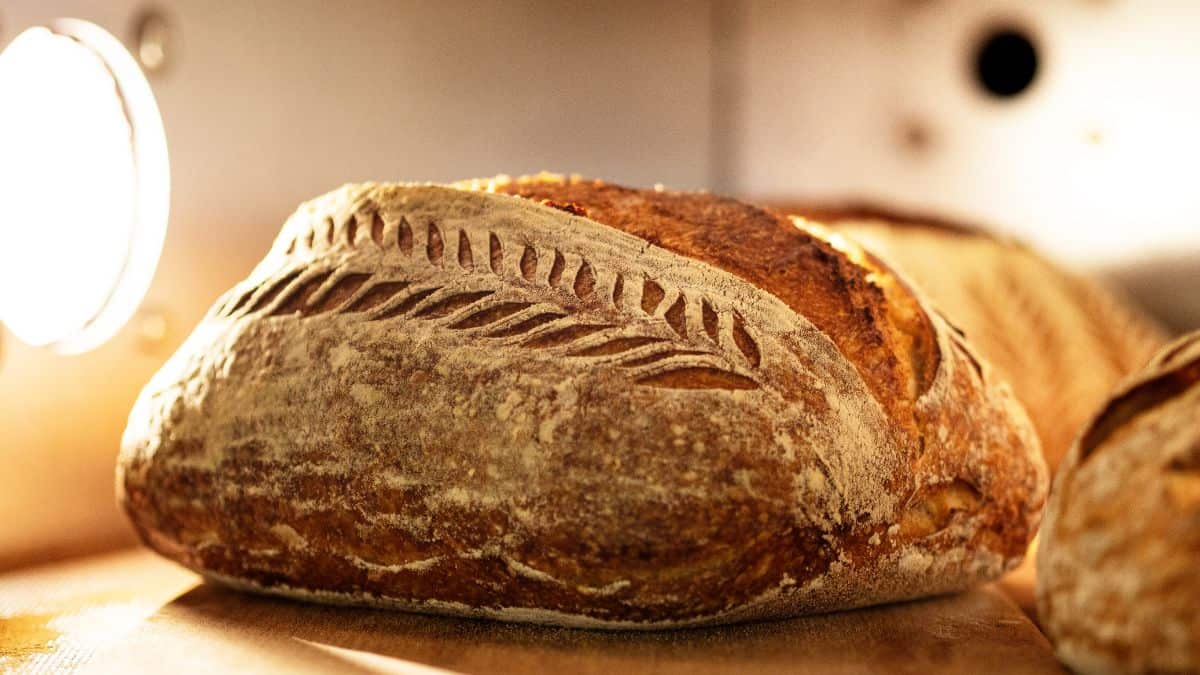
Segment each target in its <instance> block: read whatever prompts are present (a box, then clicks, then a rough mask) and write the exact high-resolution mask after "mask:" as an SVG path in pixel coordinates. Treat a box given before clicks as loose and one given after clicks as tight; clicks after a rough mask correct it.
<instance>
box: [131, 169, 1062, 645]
mask: <svg viewBox="0 0 1200 675" xmlns="http://www.w3.org/2000/svg"><path fill="white" fill-rule="evenodd" d="M521 186H525V187H524V188H523V187H521ZM588 186H590V187H588ZM534 188H536V189H537V190H538V191H541V192H545V193H547V195H549V196H546V195H542V196H538V195H532V194H531V195H528V197H527V198H526V197H520V196H513V195H509V194H503V193H504V192H518V193H519V192H521V191H522V190H525V189H528V190H529V191H533V189H534ZM555 190H559V191H561V192H562V193H564V194H566V193H569V196H570V199H565V198H561V199H555V198H554V194H557V193H555ZM551 193H554V194H551ZM656 195H657V196H656ZM559 196H560V197H562V196H563V195H559ZM619 196H620V200H615V199H614V192H613V188H612V186H606V185H604V184H601V183H597V182H590V181H580V180H577V179H571V180H566V179H559V178H555V177H545V176H543V177H538V178H535V179H526V180H522V181H516V182H510V181H505V180H496V181H479V182H475V183H464V184H459V185H457V186H437V185H351V186H346V187H344V188H342V189H340V190H337V191H335V192H333V193H330V194H328V195H326V196H324V197H321V198H319V199H316V200H314V201H312V202H310V203H308V204H305V205H303V206H302V207H301V208H300V209H299V211H297V213H296V214H295V215H294V216H292V218H291V219H289V220H288V222H287V223H286V224H285V226H284V228H283V231H282V232H281V233H280V236H279V238H278V239H277V241H276V243H275V245H274V246H273V247H272V249H271V251H270V253H269V254H268V255H267V257H266V258H265V259H264V261H263V262H262V263H261V264H260V265H259V266H258V267H257V268H256V269H255V270H254V272H253V273H252V274H251V275H250V277H249V278H248V279H247V280H246V281H245V282H243V283H241V284H239V285H238V286H237V287H235V288H234V289H233V290H231V291H230V292H229V293H228V294H226V296H225V297H223V298H222V299H221V300H220V301H219V302H218V304H217V306H216V307H214V309H213V311H212V312H211V313H210V314H209V316H208V317H206V318H205V319H204V321H203V322H202V323H201V324H200V325H199V326H198V327H197V329H196V331H195V333H194V334H193V335H192V336H191V337H190V338H189V339H188V341H187V342H186V343H185V345H184V346H183V347H182V348H181V349H180V351H179V352H178V353H177V354H176V355H175V356H174V357H173V358H172V359H171V360H170V362H169V363H168V364H167V365H166V366H165V367H164V368H163V370H162V371H161V372H160V373H158V375H156V376H155V378H154V379H153V380H152V381H151V382H150V384H149V385H148V386H147V387H146V389H145V391H144V392H143V393H142V395H141V397H140V398H139V400H138V402H137V404H136V406H135V408H134V410H133V412H132V414H131V416H130V421H129V426H128V429H127V431H126V434H125V437H124V440H123V447H122V453H121V459H120V462H119V467H118V490H119V492H120V495H121V498H122V502H123V504H124V506H125V508H126V510H127V512H128V513H129V515H130V517H131V519H132V520H133V522H134V524H135V526H136V528H137V530H138V531H139V533H140V534H141V536H142V537H143V539H144V541H146V542H147V543H148V544H149V545H150V546H152V547H153V548H155V549H156V550H158V551H159V552H161V553H163V554H164V555H166V556H168V557H170V558H172V559H175V560H177V561H180V562H182V563H183V564H185V565H187V566H189V567H191V568H193V569H195V570H197V571H199V572H201V573H202V574H205V575H207V576H209V577H210V578H213V579H216V580H220V581H224V582H227V583H231V584H233V585H237V586H240V587H246V588H253V589H257V590H261V591H265V592H270V593H278V594H283V595H291V596H297V597H305V598H312V599H317V600H323V601H332V602H351V603H361V604H370V605H379V606H390V607H398V608H402V609H408V610H415V611H424V612H436V613H449V614H462V615H473V616H487V617H493V618H503V619H512V620H521V621H537V622H545V623H556V624H565V625H579V626H597V627H611V628H659V627H670V626H683V625H700V624H713V623H722V622H729V621H738V620H746V619H755V618H766V617H780V616H788V615H795V614H800V613H806V612H818V611H826V610H833V609H844V608H850V607H857V606H861V605H867V604H873V603H879V602H887V601H892V600H901V599H906V598H913V597H917V596H923V595H930V594H936V593H944V592H949V591H954V590H958V589H961V588H964V587H966V586H969V585H971V584H973V583H976V582H978V581H981V580H984V579H991V578H994V577H996V576H998V575H999V574H1000V573H1001V572H1003V571H1004V570H1005V569H1008V568H1010V567H1012V566H1014V565H1015V564H1016V563H1017V562H1019V560H1020V558H1021V556H1022V555H1023V552H1024V550H1025V546H1026V543H1027V542H1028V540H1029V538H1030V537H1031V536H1032V533H1033V531H1034V530H1035V529H1036V527H1037V524H1038V519H1039V514H1040V510H1041V507H1042V503H1043V501H1044V498H1045V489H1046V472H1045V466H1044V464H1043V463H1042V460H1041V458H1040V452H1039V450H1038V445H1037V440H1036V438H1035V435H1034V433H1033V430H1032V427H1031V426H1030V424H1029V422H1028V420H1027V418H1026V417H1025V415H1024V413H1023V411H1022V410H1021V408H1020V407H1019V406H1018V405H1017V404H1015V402H1014V399H1013V397H1012V395H1011V393H1010V392H1009V391H1008V389H1007V388H1006V386H1004V385H1000V384H997V383H996V381H995V380H994V378H993V377H992V375H991V373H990V370H989V368H988V367H987V366H986V365H984V364H982V363H980V362H979V361H978V360H977V359H976V358H975V357H974V356H973V355H972V353H971V348H970V347H969V346H967V345H966V344H965V343H964V341H963V340H962V338H961V337H960V336H959V335H957V334H956V333H955V332H953V331H952V330H951V329H949V328H948V326H947V325H946V324H945V322H944V321H942V320H941V319H940V318H938V317H936V316H931V315H929V314H928V313H927V312H925V310H924V306H923V303H922V301H921V300H920V298H919V297H918V296H917V295H915V294H913V293H912V292H911V291H910V290H909V289H907V288H906V287H904V286H903V284H902V283H901V282H899V280H898V279H896V278H895V277H894V276H893V275H891V274H890V272H888V271H887V270H886V268H884V267H881V266H878V265H875V264H872V263H869V262H867V261H864V262H862V263H861V264H860V262H855V258H856V257H858V258H859V260H860V261H861V260H863V258H862V256H861V252H857V253H856V252H855V251H849V252H846V251H843V250H838V248H837V247H835V246H833V245H831V244H830V243H829V242H825V241H823V240H821V239H820V238H819V237H817V236H815V235H813V234H811V233H808V232H805V231H803V230H801V229H798V228H796V227H795V226H794V225H793V224H792V223H790V222H789V221H787V220H786V219H784V218H782V217H781V216H778V215H775V214H774V213H771V212H766V211H762V210H759V209H753V208H752V207H746V206H745V205H741V204H738V203H737V202H733V201H732V200H721V199H718V198H715V197H711V196H709V195H703V194H696V195H688V194H682V193H669V192H655V191H635V190H626V189H620V192H619ZM618 202H619V203H618ZM638 213H641V214H649V213H656V214H658V217H659V220H655V221H654V222H655V223H657V225H656V227H655V229H654V231H653V232H646V231H640V230H638V229H637V228H636V227H635V226H634V225H631V224H629V223H631V222H632V221H635V220H637V218H634V217H633V214H638ZM622 219H625V220H622ZM622 223H624V224H622ZM701 229H703V230H706V232H707V233H706V235H705V236H710V235H711V236H712V237H716V239H709V240H707V241H706V240H704V239H703V238H702V237H699V236H695V232H694V231H697V230H701ZM655 232H657V233H658V234H659V235H660V236H662V237H663V238H664V240H663V241H659V242H658V243H655V241H654V233H655ZM756 232H757V234H758V235H759V236H761V237H762V239H755V237H754V235H755V233H756ZM718 239H723V240H725V241H727V242H737V241H758V242H759V243H760V244H762V243H763V242H766V243H765V244H762V245H761V246H759V248H760V257H759V258H758V260H759V263H760V265H761V267H758V268H756V267H754V265H753V259H751V258H749V257H748V256H746V255H745V254H744V252H743V251H741V250H740V249H739V248H738V246H736V245H733V244H731V245H730V246H729V247H727V248H726V249H723V250H722V249H719V248H718V247H716V246H714V245H713V244H712V242H715V241H717V240H718ZM800 249H803V250H804V252H803V253H802V254H800V255H797V253H796V251H797V250H800ZM779 260H788V261H789V262H790V263H792V264H797V265H806V266H808V265H813V266H815V265H817V264H818V263H820V264H821V265H824V266H825V267H824V268H822V271H821V275H827V274H832V275H836V278H835V279H834V280H833V281H830V280H828V279H825V280H819V281H821V284H822V285H820V286H816V287H815V288H813V289H811V290H810V291H806V290H805V289H804V288H795V287H794V286H793V285H790V284H791V282H790V281H789V279H791V278H792V276H791V275H789V274H787V273H785V272H786V270H781V269H780V268H778V266H777V265H778V264H779V263H778V262H777V261H779ZM822 261H823V262H822ZM764 270H765V272H764ZM806 274H809V275H810V277H811V278H816V276H818V275H813V274H812V272H811V268H810V269H808V271H807V272H806ZM768 288H769V289H770V290H765V289H768ZM829 289H833V291H836V293H839V294H840V295H834V296H832V299H831V296H830V292H833V291H830V290H829ZM839 289H840V290H839ZM859 325H863V326H864V327H863V328H862V329H858V328H854V329H847V328H846V327H847V326H859ZM856 341H857V342H856Z"/></svg>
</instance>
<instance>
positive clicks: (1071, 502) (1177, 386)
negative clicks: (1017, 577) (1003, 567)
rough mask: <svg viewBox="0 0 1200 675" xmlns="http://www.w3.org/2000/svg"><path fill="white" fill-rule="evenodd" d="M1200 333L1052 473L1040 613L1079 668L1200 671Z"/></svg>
mask: <svg viewBox="0 0 1200 675" xmlns="http://www.w3.org/2000/svg"><path fill="white" fill-rule="evenodd" d="M1197 420H1200V334H1195V335H1192V336H1190V337H1186V338H1183V339H1181V340H1179V341H1177V342H1176V343H1174V344H1172V345H1170V346H1168V347H1166V348H1164V349H1163V350H1162V351H1161V352H1160V353H1159V355H1158V356H1156V357H1155V358H1154V359H1153V360H1152V361H1151V363H1150V364H1149V365H1148V366H1147V367H1146V368H1145V369H1144V370H1143V371H1142V372H1140V373H1138V374H1137V375H1136V376H1134V377H1133V378H1131V379H1130V380H1129V381H1128V382H1126V383H1124V384H1123V385H1122V386H1121V387H1120V388H1119V389H1118V390H1117V391H1116V392H1114V394H1113V396H1112V398H1111V399H1110V401H1109V403H1108V404H1107V405H1105V406H1104V407H1103V408H1102V409H1101V411H1100V412H1099V414H1098V415H1097V416H1096V418H1095V420H1093V422H1092V423H1091V424H1090V425H1089V427H1088V429H1087V430H1086V431H1085V433H1083V434H1082V435H1081V437H1080V439H1079V441H1078V442H1077V443H1076V445H1075V446H1074V447H1073V448H1072V449H1071V452H1070V453H1069V454H1068V455H1067V458H1066V459H1065V460H1064V462H1063V465H1062V468H1061V470H1060V472H1059V474H1058V476H1057V477H1056V479H1055V487H1054V492H1053V495H1052V497H1051V502H1050V506H1049V508H1048V510H1047V518H1046V524H1045V528H1044V529H1043V532H1042V544H1041V548H1040V550H1039V553H1038V589H1037V595H1038V613H1039V616H1040V619H1041V622H1042V625H1043V626H1044V627H1045V628H1046V630H1047V632H1048V634H1049V636H1050V637H1051V638H1052V639H1053V641H1054V642H1055V647H1056V650H1057V652H1058V654H1059V656H1060V658H1062V659H1063V660H1064V661H1065V662H1066V663H1067V664H1068V665H1070V666H1071V667H1072V668H1074V669H1077V670H1079V671H1080V672H1124V673H1167V672H1170V673H1176V672H1178V673H1183V672H1196V671H1197V670H1200V614H1198V613H1197V612H1196V607H1197V606H1198V605H1200V577H1197V575H1196V568H1195V566H1196V553H1197V552H1198V551H1200V425H1198V424H1197Z"/></svg>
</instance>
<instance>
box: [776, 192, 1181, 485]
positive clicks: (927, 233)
mask: <svg viewBox="0 0 1200 675" xmlns="http://www.w3.org/2000/svg"><path fill="white" fill-rule="evenodd" d="M776 206H777V208H779V209H780V210H781V211H783V212H785V213H788V214H791V215H797V216H801V217H804V218H808V219H812V220H816V221H818V222H821V223H825V224H827V225H829V226H831V227H833V228H834V229H835V230H836V231H838V232H841V233H844V234H846V235H849V236H851V237H852V238H854V239H855V240H856V241H858V242H859V243H861V244H863V245H864V246H865V247H866V248H867V249H869V250H870V251H871V252H873V253H875V254H876V255H878V256H880V257H881V258H883V259H884V260H885V261H886V262H888V263H889V264H890V265H892V266H893V267H895V268H896V269H898V270H899V271H900V272H901V273H902V274H903V275H905V276H907V277H908V278H909V279H911V280H912V281H914V282H916V283H917V284H918V285H919V286H920V287H921V289H922V290H923V291H924V292H925V293H927V294H928V296H929V297H930V298H931V299H932V301H933V304H934V305H935V306H936V307H937V308H938V309H939V310H940V311H941V312H943V313H944V314H945V316H946V317H947V319H948V320H949V321H950V322H951V323H952V324H954V325H955V326H957V327H958V328H960V329H962V330H963V331H964V332H965V333H966V335H967V338H968V339H969V340H970V341H971V343H972V344H974V345H975V346H976V347H977V348H978V349H979V351H980V352H981V353H982V354H983V356H984V358H986V359H987V360H988V361H989V362H990V363H991V364H992V365H994V366H995V367H996V369H997V370H999V371H1000V374H1001V375H1002V376H1003V377H1004V378H1005V379H1006V380H1008V381H1009V383H1010V384H1011V385H1012V387H1013V389H1014V390H1015V391H1016V393H1017V397H1018V398H1019V399H1020V400H1021V402H1022V403H1024V404H1025V407H1026V409H1027V410H1028V411H1029V415H1030V417H1031V418H1032V419H1033V423H1034V425H1035V426H1036V427H1037V430H1038V435H1039V436H1040V437H1041V441H1042V450H1043V452H1044V453H1045V456H1046V462H1047V463H1048V464H1049V466H1050V469H1051V471H1052V472H1053V471H1054V470H1055V468H1056V467H1057V466H1058V464H1059V462H1060V461H1061V460H1062V457H1063V456H1064V455H1065V454H1066V453H1067V450H1068V449H1069V448H1070V446H1071V442H1072V441H1073V440H1074V438H1075V435H1076V434H1077V433H1078V432H1079V430H1080V429H1081V428H1082V426H1083V425H1084V424H1085V423H1086V422H1087V420H1088V419H1089V418H1090V417H1091V416H1092V415H1093V414H1094V413H1095V411H1096V410H1097V409H1098V408H1099V406H1100V405H1101V404H1102V403H1103V402H1104V401H1105V399H1106V398H1107V397H1108V395H1109V393H1110V392H1111V391H1112V390H1113V388H1114V387H1115V386H1116V385H1117V384H1118V383H1119V382H1120V381H1121V380H1122V379H1123V378H1125V377H1126V376H1128V375H1129V374H1130V373H1132V372H1134V371H1135V370H1137V369H1138V368H1140V367H1141V366H1143V365H1144V364H1145V363H1146V362H1147V360H1149V358H1150V357H1151V356H1152V355H1153V354H1154V352H1155V350H1157V349H1158V348H1159V347H1161V346H1162V345H1163V344H1164V342H1165V341H1166V339H1167V338H1166V331H1165V330H1164V329H1163V328H1162V327H1161V326H1160V325H1159V324H1158V323H1157V322H1156V321H1154V320H1153V319H1151V318H1150V317H1148V316H1147V315H1146V314H1145V313H1144V312H1142V311H1141V310H1140V309H1138V308H1137V307H1135V306H1134V305H1133V304H1132V303H1131V302H1129V301H1128V300H1127V299H1126V298H1125V297H1124V296H1123V295H1121V294H1120V293H1118V292H1116V291H1115V290H1114V289H1111V288H1109V287H1107V286H1105V285H1104V284H1102V283H1100V282H1099V281H1097V280H1094V279H1090V278H1087V277H1084V276H1082V275H1080V274H1077V273H1075V272H1073V271H1070V270H1067V269H1064V268H1062V267H1060V266H1058V265H1056V264H1055V263H1053V262H1052V261H1050V260H1049V259H1048V258H1046V257H1044V256H1042V255H1040V254H1039V253H1037V252H1036V251H1034V250H1032V249H1031V248H1029V247H1028V246H1025V245H1023V244H1021V243H1020V242H1017V241H1014V240H1012V239H1007V238H1002V237H998V236H994V235H991V234H988V233H986V232H984V231H983V230H981V229H977V228H974V227H971V226H966V225H960V224H955V223H950V222H945V221H942V220H939V219H937V218H928V217H921V216H913V215H908V214H898V213H892V212H889V211H887V210H884V209H879V208H876V207H871V206H859V205H848V206H844V207H837V206H833V205H815V204H813V205H806V204H786V203H784V204H777V205H776Z"/></svg>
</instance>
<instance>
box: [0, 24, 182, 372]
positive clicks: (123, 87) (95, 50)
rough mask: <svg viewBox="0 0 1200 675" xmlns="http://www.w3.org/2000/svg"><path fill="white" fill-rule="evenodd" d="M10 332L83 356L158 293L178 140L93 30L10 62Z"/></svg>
mask: <svg viewBox="0 0 1200 675" xmlns="http://www.w3.org/2000/svg"><path fill="white" fill-rule="evenodd" d="M0 99H2V100H3V101H4V104H3V106H0V148H2V149H3V151H2V152H0V241H2V242H3V245H2V247H0V321H3V322H4V323H5V325H6V326H8V328H9V329H10V330H11V331H12V332H13V333H14V334H16V336H17V337H18V338H20V339H21V340H22V341H24V342H27V343H29V344H32V345H52V346H53V347H54V348H55V349H57V350H58V351H61V352H64V353H74V352H81V351H85V350H87V349H91V348H93V347H96V346H98V345H99V344H101V343H103V342H104V341H105V340H107V339H108V338H110V337H111V336H112V335H113V334H114V333H116V332H117V330H119V329H120V327H121V326H122V325H124V323H125V322H126V321H127V320H128V319H129V317H130V316H132V314H133V312H134V310H135V309H136V308H137V305H138V303H139V302H140V301H141V299H142V297H143V296H144V295H145V293H146V289H147V288H148V287H149V285H150V280H151V278H152V277H153V274H154V269H155V267H156V265H157V263H158V257H159V254H160V252H161V250H162V241H163V236H164V234H165V230H166V218H167V205H168V199H169V196H168V193H169V169H168V165H167V151H166V140H165V136H164V133H163V128H162V120H161V118H160V117H159V113H158V108H157V105H156V104H155V101H154V97H153V94H152V93H151V91H150V86H149V84H148V83H147V82H146V80H145V77H144V76H143V75H142V73H141V70H140V69H139V68H138V66H137V63H136V62H135V61H134V60H133V58H132V56H130V54H129V53H128V52H127V51H126V50H125V48H124V47H123V46H122V45H121V43H120V42H119V41H118V40H116V39H115V38H113V37H112V36H111V35H109V34H108V33H107V32H105V31H104V30H102V29H101V28H99V27H97V26H94V25H92V24H89V23H86V22H82V21H74V20H63V21H60V22H56V23H55V24H54V25H53V26H51V27H50V28H41V27H39V28H32V29H29V30H27V31H25V32H24V33H22V34H21V35H19V36H17V38H15V39H14V40H13V41H12V43H11V44H10V45H9V46H8V48H7V49H5V50H4V52H3V53H2V54H0Z"/></svg>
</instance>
